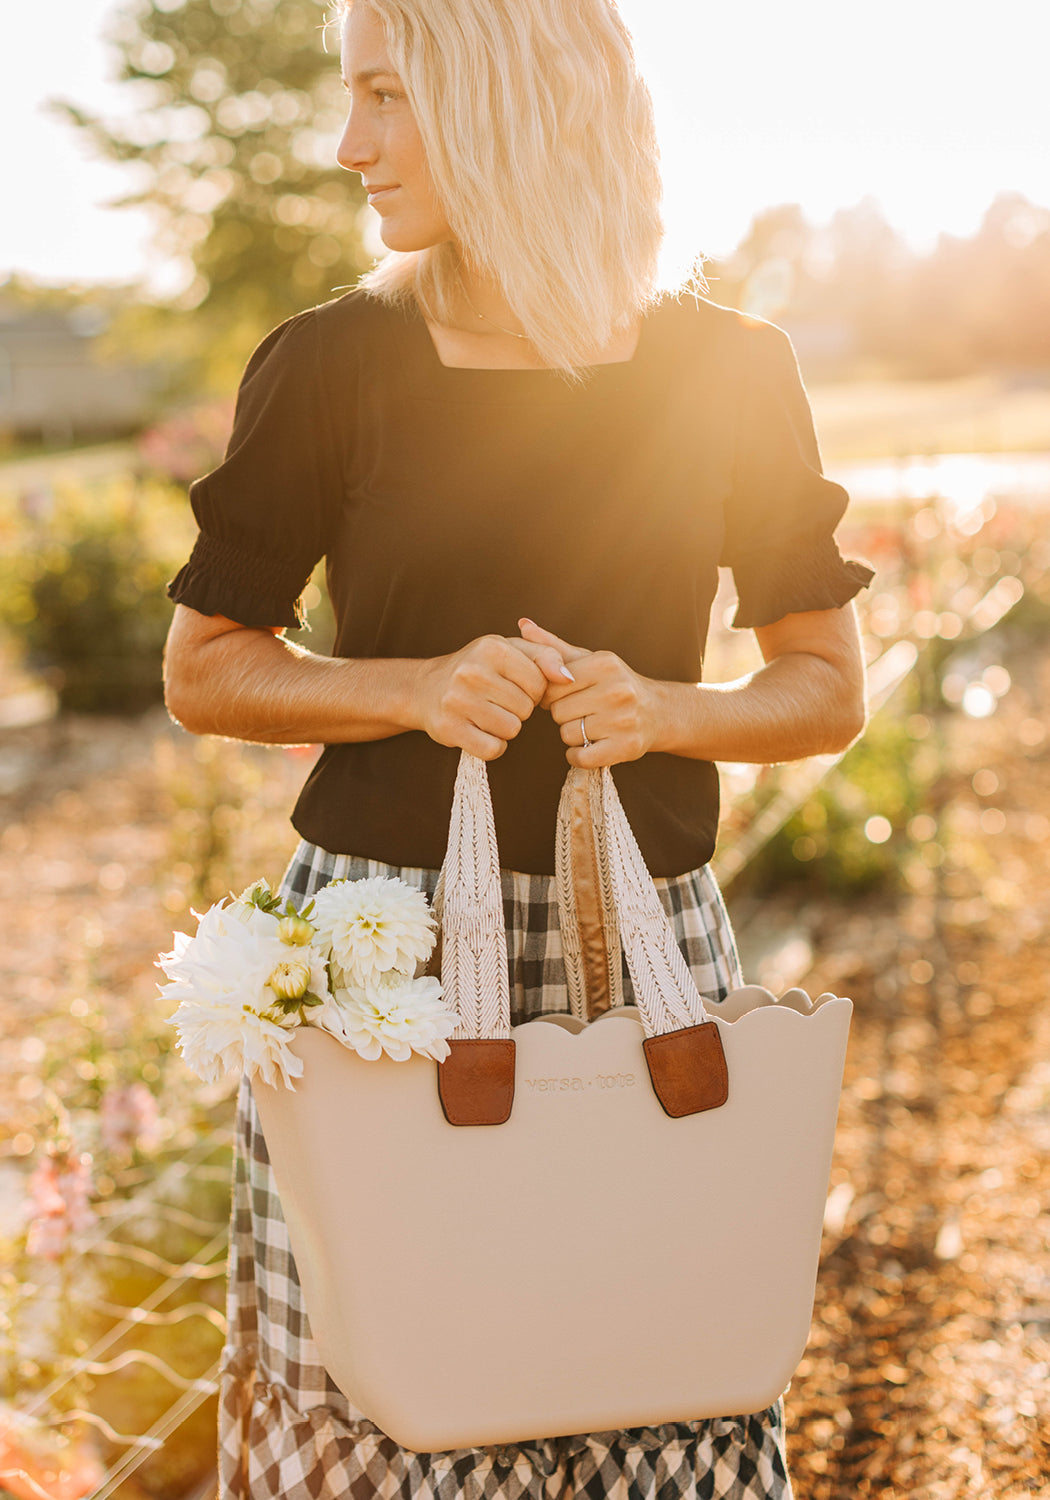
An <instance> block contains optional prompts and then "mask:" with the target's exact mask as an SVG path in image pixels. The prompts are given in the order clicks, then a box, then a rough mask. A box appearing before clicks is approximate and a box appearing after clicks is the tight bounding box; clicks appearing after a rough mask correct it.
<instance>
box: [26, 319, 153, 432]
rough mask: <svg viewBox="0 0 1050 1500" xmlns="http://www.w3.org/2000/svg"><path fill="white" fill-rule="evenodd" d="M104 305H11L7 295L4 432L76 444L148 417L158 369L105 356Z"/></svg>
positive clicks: (125, 429) (133, 425) (134, 425)
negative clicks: (55, 306)
mask: <svg viewBox="0 0 1050 1500" xmlns="http://www.w3.org/2000/svg"><path fill="white" fill-rule="evenodd" d="M108 322H109V317H108V314H107V313H106V312H105V311H104V310H103V309H102V308H98V307H91V306H81V307H74V308H67V309H56V308H48V307H36V308H34V307H25V306H19V305H17V304H14V303H5V302H4V300H3V296H2V293H0V435H2V434H6V435H8V436H11V437H17V438H20V439H23V440H26V439H28V440H31V441H32V440H37V439H39V440H43V441H45V442H70V441H73V440H76V439H80V438H90V437H103V436H109V435H112V434H115V433H124V432H130V431H133V430H134V429H136V428H138V427H141V426H142V424H143V423H144V422H145V421H146V420H148V418H149V416H150V414H151V411H152V409H153V404H154V393H155V391H156V388H157V384H158V381H157V374H156V371H153V370H150V369H148V368H146V367H144V366H135V365H132V364H128V363H126V362H122V361H114V360H111V359H109V358H106V357H103V355H102V353H101V348H100V344H101V335H102V333H103V332H104V331H105V329H106V327H107V325H108Z"/></svg>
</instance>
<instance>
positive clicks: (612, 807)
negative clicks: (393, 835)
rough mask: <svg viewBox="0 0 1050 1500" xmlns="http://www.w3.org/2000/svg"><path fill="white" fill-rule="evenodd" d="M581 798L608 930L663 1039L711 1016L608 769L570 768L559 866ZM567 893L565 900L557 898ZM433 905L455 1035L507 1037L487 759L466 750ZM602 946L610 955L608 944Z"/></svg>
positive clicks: (572, 964) (571, 937)
mask: <svg viewBox="0 0 1050 1500" xmlns="http://www.w3.org/2000/svg"><path fill="white" fill-rule="evenodd" d="M581 781H582V782H583V783H584V787H583V789H581V785H580V783H581ZM584 795H585V796H586V800H587V804H588V806H589V809H590V812H591V815H592V816H591V823H592V828H593V830H594V838H593V850H594V853H593V861H594V867H595V868H594V871H593V875H594V889H595V891H596V892H597V893H598V901H599V904H604V905H605V906H606V907H607V914H608V918H609V922H610V923H611V924H613V925H612V928H611V930H612V931H615V924H616V921H617V919H618V926H619V933H620V939H621V941H622V943H623V947H624V952H625V953H626V955H627V966H628V968H629V970H630V973H631V980H632V983H633V985H634V992H635V1001H636V1004H637V1006H638V1009H639V1011H640V1012H641V1016H642V1024H643V1026H644V1029H645V1032H646V1035H647V1036H661V1035H663V1034H664V1033H665V1032H668V1031H675V1030H677V1029H679V1028H681V1027H686V1026H696V1025H700V1024H701V1023H702V1022H704V1021H706V1020H707V1019H708V1017H707V1013H706V1011H705V1009H704V1003H703V1001H702V1000H701V998H700V994H699V992H698V990H697V988H696V984H695V983H694V981H693V976H692V974H691V973H690V972H689V968H688V965H687V964H686V962H685V959H684V958H683V957H682V953H681V949H680V948H679V947H678V944H677V942H676V940H675V936H674V933H673V932H672V930H671V924H670V923H669V921H668V920H667V916H666V913H665V912H664V909H663V906H662V905H661V904H660V898H659V896H658V895H657V893H656V887H655V886H654V885H653V882H652V878H651V877H650V875H649V871H648V870H647V869H646V866H645V861H644V860H643V858H642V855H641V851H640V850H639V848H638V845H637V842H636V841H635V837H634V834H633V833H632V832H631V829H630V825H629V824H628V822H627V818H626V816H625V815H624V811H623V808H622V806H621V805H620V799H619V796H618V795H617V792H616V786H615V783H614V782H613V779H612V775H611V773H610V772H609V770H608V769H605V770H602V771H600V772H597V771H588V772H578V771H573V772H570V775H569V781H568V784H567V788H566V792H565V793H563V797H562V808H561V810H560V813H559V828H558V841H559V849H561V850H562V855H561V861H560V863H561V866H562V869H563V870H564V869H565V868H566V867H567V865H571V855H570V854H569V853H568V852H567V851H566V850H565V849H563V848H562V845H563V841H564V840H565V839H566V838H569V839H571V836H572V805H573V801H574V799H579V798H580V797H582V796H584ZM579 806H580V803H579V802H578V801H577V807H579ZM602 892H604V893H605V895H604V897H603V896H602V894H601V893H602ZM571 899H572V898H571V897H568V896H563V900H571ZM435 906H436V907H438V908H439V915H440V916H441V921H442V952H441V982H442V985H443V987H444V990H445V994H446V996H447V997H448V999H449V1000H450V1001H451V1002H452V1003H453V1004H454V1005H456V1006H457V1008H458V1010H459V1013H460V1026H459V1028H458V1030H457V1031H456V1032H455V1039H457V1040H469V1039H472V1038H480V1037H506V1036H509V1035H510V988H509V979H508V973H507V938H506V928H505V925H504V919H503V897H502V889H501V883H500V868H499V853H498V851H497V848H496V830H495V823H494V821H493V817H492V802H491V798H490V796H489V785H488V775H487V772H486V769H485V764H484V762H483V761H481V760H478V759H477V758H476V757H474V756H472V755H467V754H466V752H464V753H463V755H462V756H461V757H460V763H459V770H458V773H457V775H456V789H455V794H454V797H453V806H452V821H451V826H450V828H449V842H448V854H447V856H446V859H445V866H444V871H443V874H442V882H441V894H440V900H438V899H437V898H436V899H435ZM578 915H579V913H578V910H576V912H575V914H574V920H573V921H571V922H569V923H568V925H567V928H566V932H565V934H564V936H565V938H566V940H567V943H568V950H569V957H568V962H567V971H568V973H569V976H570V996H571V997H573V1006H574V1009H575V1008H576V1007H577V1006H579V1010H578V1013H579V1014H581V1015H584V1014H586V1013H587V1007H586V1001H585V999H584V998H583V996H582V995H581V994H580V993H579V990H580V987H581V985H582V984H584V982H585V981H584V980H583V979H582V978H581V975H582V974H583V973H584V972H585V967H586V966H585V964H584V963H583V960H582V955H581V952H580V949H581V946H582V939H583V936H584V934H581V929H580V925H579V922H578V921H577V920H576V919H575V918H576V917H578ZM607 930H609V929H608V928H607ZM593 936H594V935H593V931H592V938H593ZM595 941H597V940H595ZM574 945H575V947H574ZM605 946H606V956H607V955H608V945H607V944H606V945H605ZM593 956H594V955H593V954H592V957H593ZM613 974H618V967H617V966H616V965H615V964H611V963H607V979H608V983H609V986H610V1003H611V1004H620V1003H622V996H619V997H618V998H617V990H616V988H615V985H616V981H615V980H614V979H613V977H612V976H613ZM573 976H575V978H574V977H573ZM574 986H575V990H574V988H573V987H574Z"/></svg>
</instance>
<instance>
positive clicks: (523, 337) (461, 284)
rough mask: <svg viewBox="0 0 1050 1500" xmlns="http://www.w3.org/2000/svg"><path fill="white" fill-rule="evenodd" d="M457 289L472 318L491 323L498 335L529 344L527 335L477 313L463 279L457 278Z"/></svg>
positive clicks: (486, 315) (481, 313)
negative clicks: (498, 332) (465, 300)
mask: <svg viewBox="0 0 1050 1500" xmlns="http://www.w3.org/2000/svg"><path fill="white" fill-rule="evenodd" d="M459 287H460V291H461V292H462V293H463V295H464V297H465V298H466V299H467V306H468V307H469V308H470V310H471V312H472V313H473V314H474V316H475V317H476V318H480V319H481V321H482V322H483V323H491V324H492V326H493V328H498V329H499V331H500V333H505V334H506V335H507V337H508V338H512V339H521V340H522V341H523V342H524V343H526V344H527V343H528V342H529V336H528V334H527V333H516V332H515V330H514V329H513V328H504V326H503V324H502V323H497V322H496V320H495V318H490V317H489V316H488V314H487V313H483V312H478V310H477V308H476V307H475V306H474V304H473V302H472V301H471V300H470V293H469V292H468V291H467V288H466V285H465V283H464V281H463V277H462V276H460V277H459Z"/></svg>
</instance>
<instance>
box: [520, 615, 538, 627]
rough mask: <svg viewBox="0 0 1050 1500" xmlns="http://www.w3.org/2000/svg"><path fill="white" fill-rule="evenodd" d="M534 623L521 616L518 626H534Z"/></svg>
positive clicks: (526, 616) (525, 616)
mask: <svg viewBox="0 0 1050 1500" xmlns="http://www.w3.org/2000/svg"><path fill="white" fill-rule="evenodd" d="M535 623H536V621H535V620H530V619H529V617H528V615H522V617H521V619H520V620H519V621H518V624H519V625H535Z"/></svg>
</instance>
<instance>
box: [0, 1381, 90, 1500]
mask: <svg viewBox="0 0 1050 1500" xmlns="http://www.w3.org/2000/svg"><path fill="white" fill-rule="evenodd" d="M102 1477H103V1474H102V1465H101V1464H100V1463H99V1460H98V1455H97V1454H96V1453H95V1451H94V1449H93V1448H92V1447H91V1446H90V1444H89V1443H88V1442H87V1441H86V1440H85V1439H84V1438H83V1437H66V1436H64V1435H63V1434H61V1433H58V1432H55V1431H54V1429H52V1428H48V1427H45V1426H44V1425H43V1423H41V1422H34V1421H33V1420H32V1419H31V1418H29V1417H26V1416H23V1415H22V1414H21V1413H20V1412H17V1411H15V1410H14V1409H13V1408H12V1407H10V1406H7V1405H6V1404H3V1403H0V1489H2V1490H3V1492H4V1493H5V1494H11V1495H14V1496H16V1497H17V1500H81V1497H82V1496H85V1495H91V1494H93V1493H94V1492H95V1490H97V1489H98V1487H99V1485H100V1484H101V1483H102Z"/></svg>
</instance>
